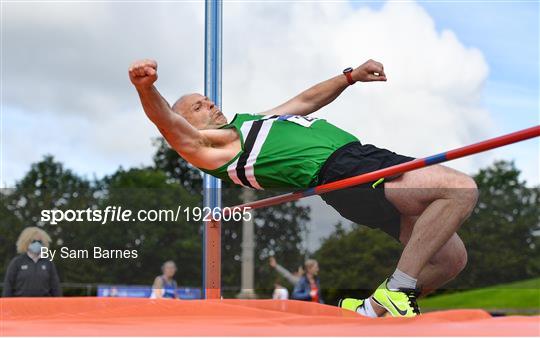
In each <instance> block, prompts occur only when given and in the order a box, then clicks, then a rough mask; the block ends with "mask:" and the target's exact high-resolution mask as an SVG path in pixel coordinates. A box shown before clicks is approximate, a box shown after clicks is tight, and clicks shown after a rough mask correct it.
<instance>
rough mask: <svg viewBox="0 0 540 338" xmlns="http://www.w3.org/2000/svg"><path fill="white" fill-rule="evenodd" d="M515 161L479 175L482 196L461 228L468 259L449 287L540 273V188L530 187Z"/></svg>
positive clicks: (492, 283)
mask: <svg viewBox="0 0 540 338" xmlns="http://www.w3.org/2000/svg"><path fill="white" fill-rule="evenodd" d="M520 173H521V172H520V171H519V170H518V169H517V168H516V167H515V164H514V163H513V162H507V161H498V162H495V163H494V164H493V165H492V166H490V167H488V168H485V169H482V170H480V171H479V172H478V174H476V175H475V176H474V179H475V181H476V183H477V185H478V188H479V192H480V197H479V201H478V204H477V206H476V208H475V209H474V211H473V214H472V216H471V217H470V218H469V219H468V220H467V221H466V222H465V223H464V224H463V226H462V227H461V230H460V231H459V234H460V236H461V237H462V238H463V241H464V243H465V245H466V246H467V250H468V256H469V263H468V266H467V268H466V269H465V270H464V271H463V273H462V274H461V276H459V277H458V278H457V279H456V281H455V282H454V283H452V284H450V285H449V288H472V287H482V286H488V285H495V284H499V283H505V282H511V281H517V280H522V279H526V278H531V277H537V276H539V275H540V269H539V265H538V262H540V246H539V244H540V243H539V237H538V236H539V233H540V208H539V207H538V206H539V205H540V188H539V187H527V185H526V182H525V181H523V180H522V179H520Z"/></svg>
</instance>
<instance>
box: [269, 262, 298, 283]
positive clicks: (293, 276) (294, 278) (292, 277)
mask: <svg viewBox="0 0 540 338" xmlns="http://www.w3.org/2000/svg"><path fill="white" fill-rule="evenodd" d="M268 263H269V264H270V266H271V267H273V268H274V269H276V271H277V272H278V273H279V274H280V275H282V276H283V277H284V278H285V279H286V280H288V281H289V283H291V284H292V285H296V283H298V281H299V280H300V277H302V275H303V274H304V269H303V268H302V267H301V266H300V267H298V270H296V272H295V273H291V272H290V271H289V270H287V269H285V268H284V267H283V266H281V265H279V264H278V263H277V261H276V259H275V258H274V257H273V256H272V257H270V258H269V260H268Z"/></svg>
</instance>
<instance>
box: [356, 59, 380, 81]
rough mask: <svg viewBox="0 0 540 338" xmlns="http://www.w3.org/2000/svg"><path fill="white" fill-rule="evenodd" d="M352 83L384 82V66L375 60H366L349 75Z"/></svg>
mask: <svg viewBox="0 0 540 338" xmlns="http://www.w3.org/2000/svg"><path fill="white" fill-rule="evenodd" d="M351 76H352V78H353V80H354V81H361V82H370V81H386V74H385V73H384V66H383V64H382V63H380V62H377V61H375V60H368V61H366V62H365V63H364V64H362V65H361V66H359V67H357V68H355V69H354V70H353V71H352V74H351Z"/></svg>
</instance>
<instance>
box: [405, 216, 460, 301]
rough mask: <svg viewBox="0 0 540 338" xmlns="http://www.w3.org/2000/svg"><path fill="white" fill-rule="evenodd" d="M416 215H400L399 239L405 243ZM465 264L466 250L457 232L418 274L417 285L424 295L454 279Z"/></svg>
mask: <svg viewBox="0 0 540 338" xmlns="http://www.w3.org/2000/svg"><path fill="white" fill-rule="evenodd" d="M416 220H417V217H402V222H401V233H400V241H401V243H403V245H406V244H407V242H408V241H409V238H410V236H411V234H412V230H413V228H414V223H415V222H416ZM466 265H467V250H466V249H465V245H464V244H463V241H462V240H461V238H459V236H458V234H457V233H454V234H453V235H452V237H450V239H449V240H448V242H446V243H445V244H444V245H443V246H442V248H440V249H439V251H437V253H436V254H435V255H434V256H433V257H431V259H430V260H429V261H428V263H427V264H426V265H425V266H424V268H423V269H422V270H421V271H420V274H419V275H418V285H419V286H420V287H421V288H422V296H425V295H427V294H429V293H431V292H433V291H435V290H437V289H439V288H440V287H441V286H443V285H445V284H446V283H448V282H449V281H451V280H452V279H454V278H455V277H456V276H457V275H458V274H459V273H460V272H461V271H462V270H463V269H464V268H465V266H466Z"/></svg>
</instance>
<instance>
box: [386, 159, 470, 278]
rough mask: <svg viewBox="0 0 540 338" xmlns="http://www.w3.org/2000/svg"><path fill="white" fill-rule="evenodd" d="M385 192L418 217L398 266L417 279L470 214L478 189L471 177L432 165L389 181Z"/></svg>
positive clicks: (397, 203) (393, 201) (404, 210)
mask: <svg viewBox="0 0 540 338" xmlns="http://www.w3.org/2000/svg"><path fill="white" fill-rule="evenodd" d="M385 195H386V198H387V199H388V200H389V201H390V202H391V203H392V204H394V206H395V207H396V208H397V209H398V210H399V211H400V213H401V214H402V215H404V216H418V219H417V220H416V222H415V224H414V226H413V229H412V232H411V235H410V238H409V240H408V241H407V244H406V245H405V248H404V249H403V253H402V254H401V258H400V260H399V262H398V266H397V267H398V269H400V270H401V271H403V272H405V273H406V274H408V275H410V276H412V277H415V278H417V277H419V275H420V271H422V269H423V268H424V267H425V266H426V264H427V263H428V262H429V261H430V259H432V257H434V256H435V254H436V253H437V252H438V251H439V250H440V249H441V248H443V246H444V245H445V244H446V243H447V242H448V241H449V240H450V238H451V237H452V236H453V235H454V233H455V232H456V231H457V230H458V229H459V227H460V226H461V224H462V223H463V221H464V220H465V219H466V218H467V217H468V216H469V215H470V213H471V211H472V209H473V208H474V205H475V204H476V199H477V190H476V184H475V183H474V181H473V180H472V179H471V178H469V177H468V176H466V175H464V174H462V173H460V172H458V171H455V170H452V169H450V168H446V167H443V166H433V167H427V168H423V169H419V170H416V171H412V172H408V173H405V174H404V175H402V176H401V177H400V178H399V179H396V180H393V181H391V182H388V183H386V184H385Z"/></svg>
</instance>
